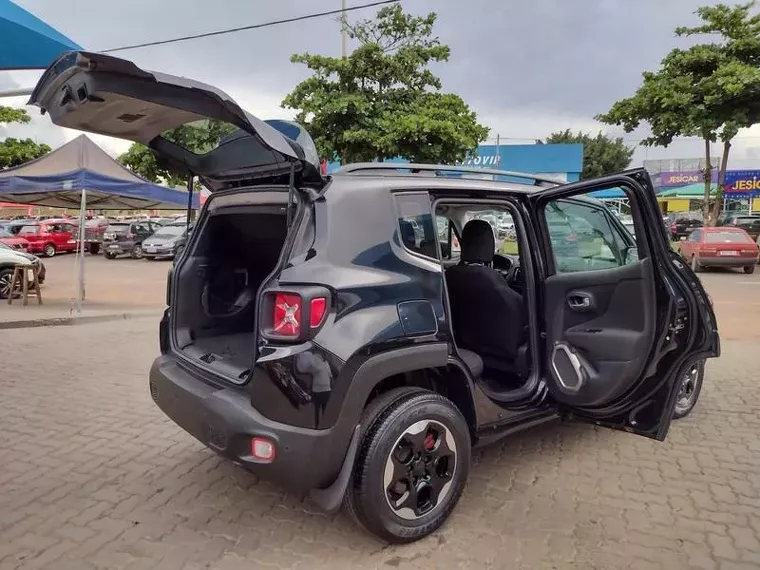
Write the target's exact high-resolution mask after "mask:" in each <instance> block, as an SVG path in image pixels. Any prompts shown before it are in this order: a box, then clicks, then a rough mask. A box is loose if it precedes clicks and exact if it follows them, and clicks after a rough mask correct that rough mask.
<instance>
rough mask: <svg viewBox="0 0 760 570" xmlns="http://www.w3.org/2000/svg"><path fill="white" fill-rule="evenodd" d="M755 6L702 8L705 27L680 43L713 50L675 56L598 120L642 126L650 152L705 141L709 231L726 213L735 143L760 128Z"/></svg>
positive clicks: (685, 32)
mask: <svg viewBox="0 0 760 570" xmlns="http://www.w3.org/2000/svg"><path fill="white" fill-rule="evenodd" d="M754 5H755V2H754V1H753V2H749V3H746V4H740V5H736V6H727V5H725V4H718V5H716V6H707V7H702V8H699V9H698V10H697V12H696V14H697V15H698V16H699V18H700V19H701V20H702V24H701V25H699V26H695V27H679V28H677V29H676V35H678V36H684V37H686V36H705V35H706V36H709V38H710V39H712V40H717V41H712V42H711V43H702V44H697V45H694V46H692V47H690V48H688V49H674V50H673V51H671V52H670V53H669V54H668V55H667V56H665V58H664V59H663V60H662V62H661V66H660V69H659V70H658V71H656V72H646V73H644V74H643V82H642V85H641V86H640V87H639V89H638V90H637V91H636V93H635V94H634V95H633V96H632V97H629V98H627V99H623V100H621V101H618V102H617V103H615V104H614V105H613V106H612V108H611V109H610V110H609V111H608V112H607V113H605V114H602V115H599V116H598V117H597V118H598V119H599V120H601V121H603V122H605V123H608V124H613V125H619V126H622V127H623V128H624V129H625V131H626V132H631V131H632V130H634V129H635V128H637V127H638V126H639V125H640V124H641V123H642V122H645V123H647V124H648V125H649V127H650V130H651V134H650V135H649V136H648V137H647V138H646V139H644V141H642V144H644V145H647V146H665V147H667V146H668V145H669V144H670V143H671V142H672V141H673V139H675V138H676V137H679V136H696V137H699V138H701V139H702V140H703V141H704V148H705V168H704V169H703V174H704V184H705V199H704V206H703V213H704V216H705V220H706V223H707V224H709V225H714V224H715V222H716V220H717V218H718V216H719V215H720V209H721V207H722V188H723V185H724V182H725V175H726V168H727V166H728V157H729V152H730V150H731V140H732V139H733V138H734V137H735V136H736V134H737V133H738V131H739V129H741V128H747V127H751V126H752V125H754V124H756V123H758V122H760V15H752V14H751V11H752V8H753V6H754ZM716 141H720V142H721V143H722V146H723V155H722V158H721V163H720V167H719V170H718V187H719V192H718V196H717V197H716V199H715V200H713V202H712V208H711V207H710V181H711V175H712V168H713V165H712V164H711V162H710V155H711V152H710V150H711V143H713V142H716Z"/></svg>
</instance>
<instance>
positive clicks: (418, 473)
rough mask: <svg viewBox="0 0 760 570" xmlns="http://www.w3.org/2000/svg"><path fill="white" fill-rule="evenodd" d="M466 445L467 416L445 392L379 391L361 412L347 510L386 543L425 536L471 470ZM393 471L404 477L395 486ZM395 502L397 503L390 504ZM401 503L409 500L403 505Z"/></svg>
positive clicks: (438, 523) (446, 512)
mask: <svg viewBox="0 0 760 570" xmlns="http://www.w3.org/2000/svg"><path fill="white" fill-rule="evenodd" d="M415 436H416V437H415ZM470 443H471V442H470V431H469V428H468V426H467V422H466V421H465V419H464V417H462V414H461V413H460V412H459V410H458V409H457V408H456V406H455V405H454V404H453V403H452V402H451V401H449V400H447V399H446V398H444V397H443V396H441V395H439V394H436V393H434V392H430V391H426V390H421V389H417V388H399V389H397V390H392V391H390V392H388V393H386V394H383V395H381V396H379V397H378V398H377V400H375V401H373V402H372V403H371V404H370V405H369V406H368V407H367V409H366V410H365V412H364V415H363V416H362V439H361V444H360V448H359V451H358V453H357V457H356V462H355V464H354V472H353V474H352V477H351V480H350V481H349V485H348V489H347V490H346V497H345V506H346V509H347V510H348V511H349V513H350V514H351V515H352V517H353V518H354V520H356V521H357V522H358V523H359V524H360V525H361V526H363V527H364V528H365V529H367V530H368V531H369V532H371V533H372V534H375V535H376V536H378V537H379V538H381V539H382V540H385V541H387V542H390V543H408V542H413V541H415V540H419V539H421V538H423V537H425V536H427V535H429V534H430V533H432V532H434V531H435V530H437V529H438V528H439V527H440V526H441V525H442V524H443V523H444V522H445V521H446V519H448V517H449V515H450V514H451V512H452V511H453V510H454V507H455V506H456V504H457V502H458V501H459V498H460V497H461V495H462V491H463V489H464V486H465V483H466V481H467V475H468V473H469V469H470ZM392 452H393V453H392ZM398 453H403V456H401V457H399V456H398ZM416 458H419V459H416ZM406 462H408V463H409V465H406V464H405V463H406ZM387 468H390V469H391V471H390V472H389V473H388V469H387ZM394 468H395V469H398V470H399V471H400V473H399V472H398V471H397V472H394V471H393V470H394ZM410 469H414V470H413V471H410ZM396 473H399V474H401V475H402V478H400V479H398V480H397V481H396V485H395V487H393V485H392V483H393V479H392V477H393V475H395V474H396ZM425 478H427V480H428V481H430V482H432V483H433V485H429V484H427V483H425V482H424V479H425ZM417 479H419V480H420V482H419V483H417V491H419V492H420V493H419V495H417V494H416V493H415V495H416V501H412V499H413V498H414V497H415V495H412V494H410V493H409V486H410V485H411V484H412V483H413V481H414V480H417ZM401 481H405V484H402V483H401ZM436 483H437V484H438V485H437V486H439V487H440V488H439V489H438V491H439V492H436V485H435V484H436ZM392 487H393V491H395V494H394V493H393V492H392ZM440 493H443V494H442V495H441V494H440ZM405 497H406V498H405ZM393 500H395V501H398V503H397V504H398V507H392V506H391V502H392V501H393ZM438 501H441V502H438ZM407 502H408V503H409V506H404V505H405V504H406V503H407Z"/></svg>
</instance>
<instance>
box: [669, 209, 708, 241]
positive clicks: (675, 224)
mask: <svg viewBox="0 0 760 570" xmlns="http://www.w3.org/2000/svg"><path fill="white" fill-rule="evenodd" d="M703 225H704V221H703V220H702V214H700V213H699V212H682V213H677V214H672V215H671V216H670V228H669V230H670V236H671V238H672V239H674V240H676V241H678V240H680V239H681V238H682V237H687V236H688V235H689V234H690V233H691V232H692V231H693V230H694V229H695V228H701V227H702V226H703Z"/></svg>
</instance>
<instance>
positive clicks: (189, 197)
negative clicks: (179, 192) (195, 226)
mask: <svg viewBox="0 0 760 570" xmlns="http://www.w3.org/2000/svg"><path fill="white" fill-rule="evenodd" d="M192 209H193V173H192V172H191V173H190V174H189V175H188V177H187V220H186V224H185V229H188V228H189V227H190V212H191V211H192Z"/></svg>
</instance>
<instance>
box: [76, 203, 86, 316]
mask: <svg viewBox="0 0 760 570" xmlns="http://www.w3.org/2000/svg"><path fill="white" fill-rule="evenodd" d="M86 208H87V190H85V189H84V188H82V200H81V202H80V204H79V280H78V281H79V282H78V284H77V285H78V290H77V313H81V312H82V301H84V238H85V227H84V225H85V215H84V212H85V209H86Z"/></svg>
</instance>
